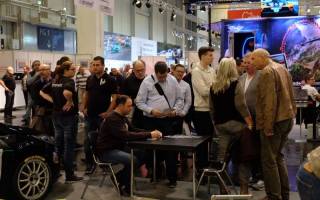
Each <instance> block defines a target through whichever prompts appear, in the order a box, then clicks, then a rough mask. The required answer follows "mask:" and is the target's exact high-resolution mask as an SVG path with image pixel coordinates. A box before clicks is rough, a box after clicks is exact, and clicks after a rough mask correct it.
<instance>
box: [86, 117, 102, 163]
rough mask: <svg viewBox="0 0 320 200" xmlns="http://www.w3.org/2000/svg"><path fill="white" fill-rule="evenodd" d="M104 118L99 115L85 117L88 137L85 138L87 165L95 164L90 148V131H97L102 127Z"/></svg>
mask: <svg viewBox="0 0 320 200" xmlns="http://www.w3.org/2000/svg"><path fill="white" fill-rule="evenodd" d="M102 121H103V119H102V118H101V117H99V116H94V117H93V116H87V117H85V131H86V138H85V140H84V153H85V156H86V164H87V166H90V165H93V163H94V161H93V153H92V151H91V149H90V144H89V140H88V133H89V132H91V131H97V130H99V128H100V125H101V123H102Z"/></svg>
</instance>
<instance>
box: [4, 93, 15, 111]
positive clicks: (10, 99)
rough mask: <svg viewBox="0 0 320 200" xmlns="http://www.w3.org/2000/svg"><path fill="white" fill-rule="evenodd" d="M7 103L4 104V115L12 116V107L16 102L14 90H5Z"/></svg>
mask: <svg viewBox="0 0 320 200" xmlns="http://www.w3.org/2000/svg"><path fill="white" fill-rule="evenodd" d="M5 95H6V104H5V106H4V116H5V117H6V116H12V109H13V103H14V92H11V91H5Z"/></svg>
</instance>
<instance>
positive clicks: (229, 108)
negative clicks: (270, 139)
mask: <svg viewBox="0 0 320 200" xmlns="http://www.w3.org/2000/svg"><path fill="white" fill-rule="evenodd" d="M238 78H239V75H238V72H237V67H236V61H235V60H234V59H233V58H223V59H222V60H221V61H220V64H219V68H218V71H217V78H216V80H215V81H214V82H213V84H212V87H211V101H212V109H213V110H212V111H213V112H212V113H213V121H214V123H215V127H216V130H217V134H218V137H219V145H218V156H217V158H218V161H224V160H225V156H226V153H227V149H228V146H229V145H230V143H231V142H233V141H234V140H236V139H238V138H239V136H240V134H241V132H242V131H243V130H244V128H245V127H246V124H247V126H248V128H249V129H252V126H253V121H252V119H251V116H250V113H249V111H248V108H247V105H246V103H245V98H244V94H243V90H242V89H241V85H240V84H238Z"/></svg>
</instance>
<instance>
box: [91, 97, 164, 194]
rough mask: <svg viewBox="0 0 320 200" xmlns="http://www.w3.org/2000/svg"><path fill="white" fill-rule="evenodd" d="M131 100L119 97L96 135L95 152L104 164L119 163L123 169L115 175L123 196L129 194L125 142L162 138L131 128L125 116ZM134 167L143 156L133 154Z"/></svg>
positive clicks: (156, 133) (127, 157) (154, 133)
mask: <svg viewBox="0 0 320 200" xmlns="http://www.w3.org/2000/svg"><path fill="white" fill-rule="evenodd" d="M131 109H132V100H131V98H130V97H128V96H126V95H120V96H118V97H117V99H116V108H115V109H114V111H112V112H111V113H110V114H109V115H108V116H107V117H106V118H105V120H104V121H103V122H102V124H101V127H100V131H99V134H98V139H97V144H96V151H97V153H98V155H99V157H100V159H101V161H104V162H111V163H121V164H123V165H124V168H123V169H122V170H121V171H119V172H118V173H117V174H116V177H117V179H118V181H119V188H120V190H121V192H122V193H123V194H125V193H127V194H130V171H131V167H130V161H131V155H130V153H128V152H129V151H127V149H126V146H125V144H126V141H128V140H137V139H146V138H155V139H158V138H160V137H161V136H162V133H161V132H160V131H157V130H154V131H151V132H148V131H145V130H142V129H137V128H134V127H132V125H131V124H130V122H129V121H128V119H127V117H126V115H128V114H129V113H130V112H131ZM135 157H136V158H135V167H138V166H140V165H141V164H142V163H141V162H142V161H143V156H142V154H141V152H140V153H138V152H136V153H135Z"/></svg>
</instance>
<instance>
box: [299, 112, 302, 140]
mask: <svg viewBox="0 0 320 200" xmlns="http://www.w3.org/2000/svg"><path fill="white" fill-rule="evenodd" d="M301 110H302V108H300V110H299V115H300V139H301V138H302V111H301Z"/></svg>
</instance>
